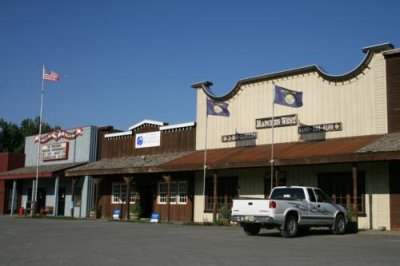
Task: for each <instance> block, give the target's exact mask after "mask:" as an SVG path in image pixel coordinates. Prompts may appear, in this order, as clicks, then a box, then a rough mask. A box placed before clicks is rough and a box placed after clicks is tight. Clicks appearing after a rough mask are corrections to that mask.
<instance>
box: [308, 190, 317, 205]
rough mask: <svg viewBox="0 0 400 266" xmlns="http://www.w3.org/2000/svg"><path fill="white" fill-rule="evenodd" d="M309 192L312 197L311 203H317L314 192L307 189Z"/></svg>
mask: <svg viewBox="0 0 400 266" xmlns="http://www.w3.org/2000/svg"><path fill="white" fill-rule="evenodd" d="M307 191H308V195H309V196H310V201H311V202H316V201H317V200H316V199H315V196H314V192H313V190H312V189H311V188H307Z"/></svg>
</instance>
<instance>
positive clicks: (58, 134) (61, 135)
mask: <svg viewBox="0 0 400 266" xmlns="http://www.w3.org/2000/svg"><path fill="white" fill-rule="evenodd" d="M82 134H83V129H82V128H77V129H75V130H72V131H66V130H55V131H52V132H49V133H47V134H46V135H44V136H42V137H41V138H40V143H47V142H49V141H50V140H55V141H58V140H60V139H68V140H72V139H75V138H76V137H78V136H82ZM38 141H39V136H36V137H35V142H38Z"/></svg>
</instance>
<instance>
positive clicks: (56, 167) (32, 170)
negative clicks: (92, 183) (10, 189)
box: [0, 162, 86, 179]
mask: <svg viewBox="0 0 400 266" xmlns="http://www.w3.org/2000/svg"><path fill="white" fill-rule="evenodd" d="M85 163H86V162H80V163H65V164H51V165H40V166H39V178H50V177H53V176H56V175H58V174H61V175H64V171H65V170H67V169H70V168H73V167H77V166H81V165H82V164H85ZM35 177H36V166H26V167H22V168H17V169H14V170H11V171H7V172H2V173H0V179H31V178H35Z"/></svg>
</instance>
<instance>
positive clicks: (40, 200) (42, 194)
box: [36, 188, 46, 212]
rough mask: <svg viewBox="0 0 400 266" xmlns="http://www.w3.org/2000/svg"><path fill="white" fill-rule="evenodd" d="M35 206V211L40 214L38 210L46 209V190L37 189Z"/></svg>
mask: <svg viewBox="0 0 400 266" xmlns="http://www.w3.org/2000/svg"><path fill="white" fill-rule="evenodd" d="M37 193H38V194H37V206H36V211H37V212H40V209H42V208H45V207H46V189H45V188H38V192H37Z"/></svg>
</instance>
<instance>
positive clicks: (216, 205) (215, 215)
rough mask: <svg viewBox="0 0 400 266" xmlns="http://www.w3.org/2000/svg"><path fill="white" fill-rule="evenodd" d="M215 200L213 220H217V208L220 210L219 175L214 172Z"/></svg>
mask: <svg viewBox="0 0 400 266" xmlns="http://www.w3.org/2000/svg"><path fill="white" fill-rule="evenodd" d="M213 179H214V195H213V196H214V200H213V222H214V223H215V222H217V210H218V175H217V172H214V175H213Z"/></svg>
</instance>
